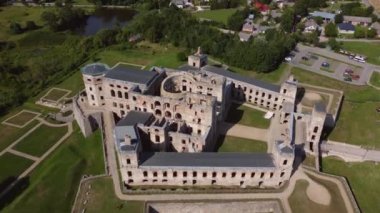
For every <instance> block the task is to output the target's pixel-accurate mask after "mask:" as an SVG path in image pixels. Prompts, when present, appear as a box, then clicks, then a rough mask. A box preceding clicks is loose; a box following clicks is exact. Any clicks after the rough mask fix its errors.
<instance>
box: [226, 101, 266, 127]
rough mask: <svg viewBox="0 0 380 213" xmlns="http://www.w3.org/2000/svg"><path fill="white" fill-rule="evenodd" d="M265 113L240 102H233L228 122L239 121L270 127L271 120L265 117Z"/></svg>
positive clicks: (255, 125)
mask: <svg viewBox="0 0 380 213" xmlns="http://www.w3.org/2000/svg"><path fill="white" fill-rule="evenodd" d="M264 115H265V113H264V112H262V111H259V110H255V109H252V108H249V107H246V106H243V105H239V104H235V103H233V104H231V107H230V111H229V112H228V115H227V118H226V122H229V123H238V124H242V125H246V126H253V127H258V128H268V127H269V125H270V120H268V119H265V118H264Z"/></svg>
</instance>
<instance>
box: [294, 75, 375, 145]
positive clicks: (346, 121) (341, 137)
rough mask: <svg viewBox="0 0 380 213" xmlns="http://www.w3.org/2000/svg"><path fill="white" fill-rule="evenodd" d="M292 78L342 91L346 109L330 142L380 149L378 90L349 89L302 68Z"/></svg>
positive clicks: (341, 112)
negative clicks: (377, 110) (377, 109)
mask: <svg viewBox="0 0 380 213" xmlns="http://www.w3.org/2000/svg"><path fill="white" fill-rule="evenodd" d="M292 74H293V75H294V77H295V78H296V79H297V80H299V81H300V82H301V83H308V84H313V85H318V86H322V87H327V88H333V89H339V90H343V92H344V102H343V106H342V108H341V111H340V114H339V116H338V121H337V124H336V127H335V128H334V129H333V131H332V132H331V134H330V136H329V137H330V139H332V140H336V141H342V142H347V143H350V144H357V145H365V146H366V147H376V148H380V131H379V120H380V113H377V112H376V108H377V107H379V106H380V95H379V91H378V90H376V89H374V88H372V87H370V86H354V85H349V84H346V83H344V82H340V81H337V80H333V79H330V78H327V77H324V76H321V75H318V74H314V73H311V72H308V71H305V70H301V69H299V68H293V69H292Z"/></svg>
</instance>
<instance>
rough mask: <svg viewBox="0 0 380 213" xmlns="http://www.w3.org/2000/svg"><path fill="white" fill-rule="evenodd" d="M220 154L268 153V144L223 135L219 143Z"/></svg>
mask: <svg viewBox="0 0 380 213" xmlns="http://www.w3.org/2000/svg"><path fill="white" fill-rule="evenodd" d="M217 144H218V145H219V146H218V152H267V150H268V147H267V143H266V142H264V141H257V140H251V139H245V138H238V137H232V136H224V135H221V136H219V138H218V141H217Z"/></svg>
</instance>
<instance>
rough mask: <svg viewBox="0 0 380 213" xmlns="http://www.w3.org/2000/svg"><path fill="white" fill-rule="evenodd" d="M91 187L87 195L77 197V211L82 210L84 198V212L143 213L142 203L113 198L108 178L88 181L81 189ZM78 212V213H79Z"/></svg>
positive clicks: (111, 185)
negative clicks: (85, 202) (85, 201)
mask: <svg viewBox="0 0 380 213" xmlns="http://www.w3.org/2000/svg"><path fill="white" fill-rule="evenodd" d="M89 184H90V185H91V189H90V190H89V192H90V193H89V195H88V196H86V195H85V194H84V193H83V194H81V196H80V197H79V202H78V204H79V206H80V207H79V208H80V209H79V210H80V211H81V209H83V207H82V206H83V201H84V197H83V196H86V197H85V199H86V200H87V204H86V207H85V208H86V212H89V213H90V212H93V213H97V212H99V213H103V212H131V213H132V212H133V213H143V212H144V202H139V201H122V200H119V199H118V198H116V197H115V192H114V190H113V183H112V179H111V178H110V177H104V178H98V179H94V180H91V181H88V182H87V183H86V184H85V185H83V186H84V187H82V189H84V190H86V191H87V190H88V185H89ZM80 211H78V212H80Z"/></svg>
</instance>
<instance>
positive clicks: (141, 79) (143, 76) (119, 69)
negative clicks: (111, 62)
mask: <svg viewBox="0 0 380 213" xmlns="http://www.w3.org/2000/svg"><path fill="white" fill-rule="evenodd" d="M156 75H158V73H157V72H155V71H146V70H139V69H135V68H131V67H129V66H126V65H123V64H119V65H117V66H116V67H113V68H112V69H111V70H109V71H108V72H107V74H106V75H105V77H106V78H110V79H115V80H121V81H128V82H133V83H138V84H145V85H149V83H150V82H151V81H152V80H153V78H154V77H155V76H156Z"/></svg>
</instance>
